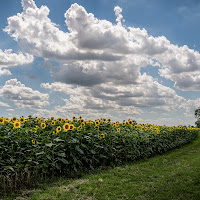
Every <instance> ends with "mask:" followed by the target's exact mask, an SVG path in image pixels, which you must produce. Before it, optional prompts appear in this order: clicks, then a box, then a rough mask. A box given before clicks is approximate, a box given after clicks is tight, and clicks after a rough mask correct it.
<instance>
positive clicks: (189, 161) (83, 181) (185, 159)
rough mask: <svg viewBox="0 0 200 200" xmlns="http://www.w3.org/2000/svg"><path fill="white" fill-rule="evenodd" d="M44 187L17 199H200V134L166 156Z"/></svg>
mask: <svg viewBox="0 0 200 200" xmlns="http://www.w3.org/2000/svg"><path fill="white" fill-rule="evenodd" d="M42 187H43V189H40V188H38V189H36V190H32V191H25V192H24V195H22V196H21V197H18V198H17V199H18V200H22V199H30V200H43V199H45V200H64V199H65V200H72V199H79V200H80V199H83V200H93V199H94V200H117V199H123V200H124V199H131V200H132V199H133V200H135V199H136V200H143V199H148V200H168V199H169V200H179V199H180V200H200V134H199V135H198V137H197V139H196V140H194V141H193V142H192V143H190V144H187V145H184V146H182V147H181V148H179V149H175V150H173V151H170V152H167V153H165V154H163V155H158V156H155V157H153V158H149V159H145V160H143V161H140V162H137V163H130V164H127V165H124V166H120V167H115V168H110V169H107V170H105V171H100V172H97V173H96V174H92V175H84V176H83V177H82V178H80V179H76V180H63V179H62V180H60V181H58V182H54V183H51V184H46V185H44V184H43V186H42ZM8 199H11V198H7V200H8Z"/></svg>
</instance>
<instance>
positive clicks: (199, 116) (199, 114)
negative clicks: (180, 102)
mask: <svg viewBox="0 0 200 200" xmlns="http://www.w3.org/2000/svg"><path fill="white" fill-rule="evenodd" d="M194 116H195V118H196V119H197V121H196V122H195V124H196V126H197V127H198V128H200V107H199V108H197V109H196V110H195V111H194Z"/></svg>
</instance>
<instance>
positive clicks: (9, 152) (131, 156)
mask: <svg viewBox="0 0 200 200" xmlns="http://www.w3.org/2000/svg"><path fill="white" fill-rule="evenodd" d="M198 131H199V129H196V128H187V127H182V126H178V127H175V126H173V127H168V126H157V125H153V124H137V123H136V122H135V121H134V120H128V121H122V122H119V121H116V122H112V121H111V119H104V118H102V119H97V120H84V119H83V118H82V117H81V116H80V117H78V118H76V117H73V118H72V119H68V118H66V119H63V118H57V119H55V118H54V117H51V118H47V119H45V118H37V117H36V118H33V117H31V116H29V117H28V118H26V119H25V118H24V117H20V118H16V117H12V118H11V119H9V118H4V117H1V118H0V190H2V191H4V192H6V191H10V190H17V189H18V187H20V186H22V185H26V186H28V185H31V184H34V182H35V181H36V180H37V181H39V180H40V179H41V181H42V180H43V179H45V177H51V176H55V175H56V176H63V175H69V174H72V173H75V174H79V173H82V172H87V171H90V170H93V169H96V168H98V167H101V166H108V165H109V166H110V165H119V164H123V163H126V162H130V161H131V162H132V161H136V160H140V159H143V158H145V157H151V156H153V155H155V154H161V153H164V152H166V151H168V150H170V149H173V148H177V147H179V146H180V145H183V144H186V143H188V142H190V141H192V140H193V139H195V137H196V136H197V134H198Z"/></svg>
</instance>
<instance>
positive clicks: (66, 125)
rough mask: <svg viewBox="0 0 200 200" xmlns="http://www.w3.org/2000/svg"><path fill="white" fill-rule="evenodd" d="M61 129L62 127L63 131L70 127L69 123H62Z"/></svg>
mask: <svg viewBox="0 0 200 200" xmlns="http://www.w3.org/2000/svg"><path fill="white" fill-rule="evenodd" d="M63 129H64V130H65V131H68V130H69V129H70V125H69V124H68V123H65V124H64V125H63Z"/></svg>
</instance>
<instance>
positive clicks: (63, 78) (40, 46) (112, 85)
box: [0, 0, 200, 116]
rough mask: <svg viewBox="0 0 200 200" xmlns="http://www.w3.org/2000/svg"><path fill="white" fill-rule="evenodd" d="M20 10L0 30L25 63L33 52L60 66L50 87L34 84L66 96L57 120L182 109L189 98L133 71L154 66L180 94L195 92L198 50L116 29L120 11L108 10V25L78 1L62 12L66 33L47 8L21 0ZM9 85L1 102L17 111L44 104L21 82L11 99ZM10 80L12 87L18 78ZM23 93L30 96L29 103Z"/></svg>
mask: <svg viewBox="0 0 200 200" xmlns="http://www.w3.org/2000/svg"><path fill="white" fill-rule="evenodd" d="M22 6H23V12H22V13H18V14H17V15H15V16H12V17H10V18H8V26H7V27H6V28H5V32H7V33H8V34H9V35H10V36H11V37H13V38H14V39H15V40H17V41H18V42H19V45H20V47H21V50H22V51H26V52H28V53H29V54H24V55H23V54H22V55H23V56H25V57H26V56H27V58H28V56H30V54H32V55H34V56H38V57H42V58H44V59H46V60H56V61H59V62H60V64H61V65H60V67H58V69H57V70H54V71H53V72H52V74H53V78H54V80H55V81H56V82H55V83H52V84H49V83H43V84H41V87H43V88H46V89H51V90H53V91H60V92H64V93H66V94H68V95H70V98H69V99H66V100H65V103H66V105H65V106H64V107H60V106H57V107H55V109H54V111H55V112H56V113H57V115H59V114H63V115H64V114H65V113H75V114H77V115H79V114H81V113H83V114H85V115H86V116H89V115H91V113H92V115H94V116H98V115H99V114H98V113H99V112H100V113H101V114H102V113H109V112H112V111H116V112H118V113H119V114H120V113H127V114H130V115H131V114H132V115H137V114H141V113H142V112H143V110H142V108H149V107H152V108H157V109H162V110H165V111H172V110H173V111H176V110H177V109H181V108H183V107H182V106H183V105H184V104H187V105H186V107H188V102H189V101H188V102H187V101H186V100H185V99H184V98H183V97H180V96H178V95H177V94H176V93H175V91H174V90H172V89H171V88H168V87H166V86H163V85H161V84H159V83H158V82H157V81H155V80H154V79H153V78H152V77H150V76H147V75H146V74H143V75H142V74H141V73H140V70H141V68H142V67H146V66H148V65H149V64H150V65H152V66H157V67H158V68H159V73H160V75H161V76H163V77H165V78H166V79H170V80H172V81H173V82H174V84H175V87H177V88H179V89H181V90H199V89H200V87H199V86H200V54H199V52H196V51H194V50H191V49H189V48H188V47H187V46H183V47H178V46H177V45H174V44H171V43H170V41H169V40H168V39H167V38H166V37H164V36H160V37H153V36H151V35H149V34H148V32H147V31H146V30H145V29H140V28H135V27H126V26H122V20H123V16H122V14H121V13H122V9H121V8H120V7H119V6H116V7H115V8H114V12H115V15H116V22H117V24H113V23H111V22H110V21H107V20H100V19H97V18H96V17H95V16H94V15H93V14H92V13H87V11H86V10H85V8H84V7H82V6H80V5H78V4H77V3H74V4H72V5H71V7H70V8H69V9H68V10H67V11H66V13H65V15H64V16H65V18H66V20H65V23H66V25H67V28H68V30H69V32H63V31H61V30H60V29H59V27H58V26H57V25H56V24H55V23H53V22H52V21H51V20H50V18H49V17H48V15H49V12H50V10H49V9H48V7H47V6H42V7H41V8H38V7H37V6H36V4H35V2H34V1H33V0H22ZM4 53H5V52H4ZM20 55H21V54H20ZM30 58H33V57H30ZM11 60H12V59H11ZM22 60H23V59H22ZM4 62H5V61H4ZM5 63H6V62H5ZM8 63H9V62H7V66H8ZM11 63H12V62H11ZM1 73H2V74H6V73H7V74H9V71H3V70H1V71H0V74H1ZM11 82H12V81H11V80H10V82H9V81H8V83H7V82H6V85H5V86H4V87H3V88H4V89H7V88H9V89H8V91H9V92H10V93H11V95H10V93H9V92H2V94H3V95H4V98H5V99H6V98H7V99H9V100H12V101H14V102H15V103H16V104H17V105H18V106H19V107H20V106H21V105H25V107H29V106H30V107H31V106H33V107H34V106H35V107H41V106H43V105H47V104H48V103H47V102H48V95H47V94H41V93H40V92H39V91H33V90H32V89H31V88H28V89H27V87H25V86H22V85H23V84H21V83H20V84H21V86H15V87H17V89H19V88H20V91H21V88H23V89H22V91H26V92H24V93H23V92H21V93H22V94H23V95H22V96H23V97H22V99H23V101H21V100H20V99H21V96H20V95H19V94H20V92H19V91H18V93H17V94H16V93H15V92H14V91H13V90H12V89H10V87H11V86H10V85H12V84H11ZM14 82H15V84H16V85H18V82H17V80H15V81H14ZM61 82H62V83H61ZM77 85H78V86H79V87H77ZM3 88H2V89H3ZM2 89H1V90H2ZM2 91H4V90H2ZM26 93H30V94H31V95H28V96H29V97H30V99H29V100H27V99H26V98H28V97H27V96H26ZM36 93H37V94H36ZM31 96H32V97H33V96H34V98H35V99H34V98H33V99H34V100H32V98H31ZM37 98H39V101H36V99H37ZM21 102H23V103H21ZM38 102H40V103H38ZM189 104H190V103H189ZM180 105H182V106H180ZM43 111H45V112H46V113H48V112H49V114H53V112H52V111H47V110H43V109H40V110H39V111H38V112H41V113H42V112H43ZM109 115H110V114H109Z"/></svg>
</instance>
